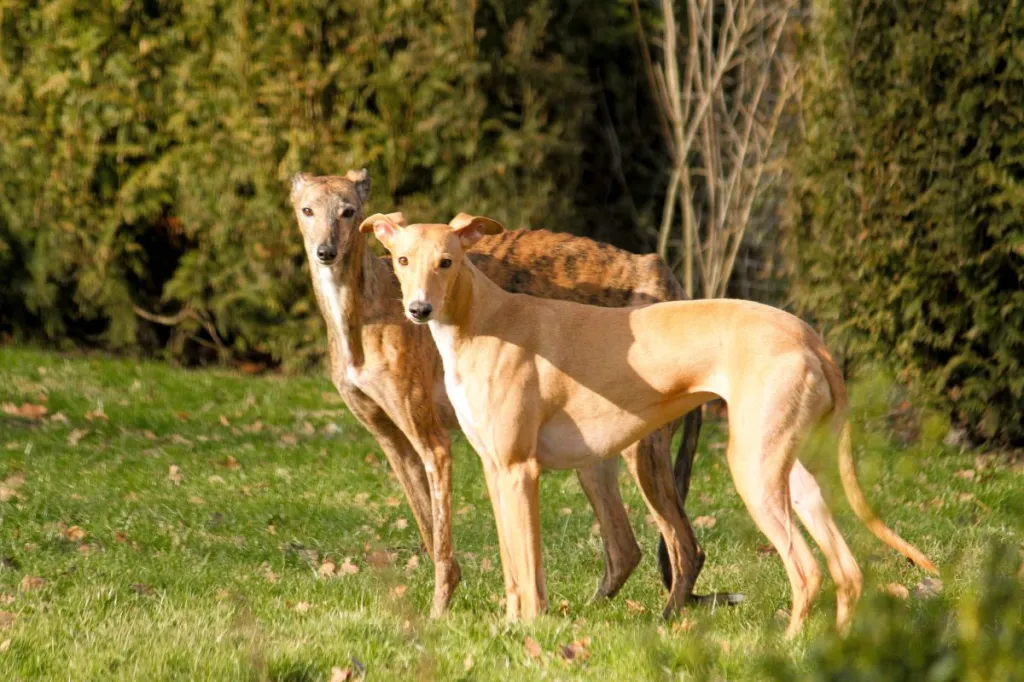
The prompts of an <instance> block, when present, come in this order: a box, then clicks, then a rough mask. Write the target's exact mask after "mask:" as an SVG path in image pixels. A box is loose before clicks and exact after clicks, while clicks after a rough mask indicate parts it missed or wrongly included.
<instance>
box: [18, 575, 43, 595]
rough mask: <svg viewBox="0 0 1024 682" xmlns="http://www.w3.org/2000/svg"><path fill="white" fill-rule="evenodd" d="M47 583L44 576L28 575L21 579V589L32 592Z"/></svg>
mask: <svg viewBox="0 0 1024 682" xmlns="http://www.w3.org/2000/svg"><path fill="white" fill-rule="evenodd" d="M45 584H46V580H45V579H43V578H38V577H36V576H32V575H26V576H25V577H24V578H22V579H21V591H22V592H31V591H32V590H38V589H39V588H41V587H42V586H43V585H45Z"/></svg>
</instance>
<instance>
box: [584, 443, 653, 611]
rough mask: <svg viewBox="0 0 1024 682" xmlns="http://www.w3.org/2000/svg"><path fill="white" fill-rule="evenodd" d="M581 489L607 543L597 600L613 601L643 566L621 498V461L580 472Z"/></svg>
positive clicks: (608, 461)
mask: <svg viewBox="0 0 1024 682" xmlns="http://www.w3.org/2000/svg"><path fill="white" fill-rule="evenodd" d="M576 476H577V478H579V481H580V486H582V488H583V492H584V493H586V495H587V499H588V500H590V506H592V507H593V508H594V516H595V517H596V518H597V523H598V525H599V526H600V527H601V537H602V539H603V540H604V557H605V562H604V578H602V580H601V583H600V584H599V585H598V587H597V592H596V593H595V594H594V597H593V598H594V599H595V600H597V599H602V598H605V597H607V598H611V597H614V596H615V595H616V594H618V592H619V590H620V589H621V588H622V586H623V584H625V582H626V580H627V579H628V578H629V576H630V574H631V573H632V572H633V569H634V568H636V566H637V564H639V563H640V557H641V554H640V546H639V545H637V543H636V537H635V536H634V535H633V528H632V527H631V526H630V525H629V516H628V515H627V514H626V508H625V506H624V505H623V504H622V497H621V495H620V494H619V460H618V458H615V459H606V460H604V461H603V462H599V463H597V464H594V465H592V466H589V467H586V468H585V469H578V470H577V471H576Z"/></svg>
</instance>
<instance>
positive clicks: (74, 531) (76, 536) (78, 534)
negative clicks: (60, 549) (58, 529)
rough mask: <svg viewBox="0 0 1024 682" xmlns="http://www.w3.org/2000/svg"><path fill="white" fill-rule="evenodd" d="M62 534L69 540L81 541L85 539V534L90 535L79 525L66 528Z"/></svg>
mask: <svg viewBox="0 0 1024 682" xmlns="http://www.w3.org/2000/svg"><path fill="white" fill-rule="evenodd" d="M62 535H63V536H64V539H65V540H67V541H68V542H81V541H82V540H84V539H85V536H86V535H88V533H86V532H85V531H84V530H82V529H81V528H79V527H78V526H71V527H70V528H68V529H67V530H65V531H64V532H63V533H62Z"/></svg>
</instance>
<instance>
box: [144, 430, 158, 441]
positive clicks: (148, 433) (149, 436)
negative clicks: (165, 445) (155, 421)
mask: <svg viewBox="0 0 1024 682" xmlns="http://www.w3.org/2000/svg"><path fill="white" fill-rule="evenodd" d="M142 435H143V437H144V438H146V440H156V434H155V433H153V432H152V431H150V430H149V429H146V430H145V431H143V432H142Z"/></svg>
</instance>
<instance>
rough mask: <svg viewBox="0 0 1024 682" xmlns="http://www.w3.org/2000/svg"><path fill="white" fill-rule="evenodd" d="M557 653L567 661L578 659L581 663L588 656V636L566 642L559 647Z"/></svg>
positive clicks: (571, 661)
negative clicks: (559, 649)
mask: <svg viewBox="0 0 1024 682" xmlns="http://www.w3.org/2000/svg"><path fill="white" fill-rule="evenodd" d="M559 653H560V654H561V656H562V658H563V659H564V660H565V661H566V662H568V663H573V662H575V661H580V662H581V663H582V662H583V661H586V660H587V659H588V658H590V638H589V637H583V638H581V639H577V640H576V641H574V642H571V643H569V644H566V645H565V646H563V647H562V648H561V651H559Z"/></svg>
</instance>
